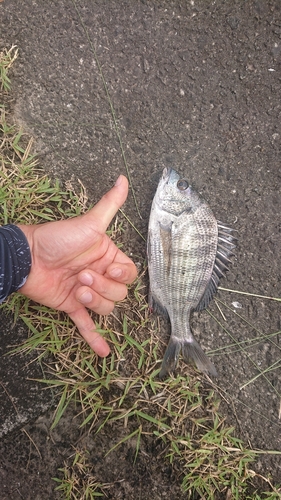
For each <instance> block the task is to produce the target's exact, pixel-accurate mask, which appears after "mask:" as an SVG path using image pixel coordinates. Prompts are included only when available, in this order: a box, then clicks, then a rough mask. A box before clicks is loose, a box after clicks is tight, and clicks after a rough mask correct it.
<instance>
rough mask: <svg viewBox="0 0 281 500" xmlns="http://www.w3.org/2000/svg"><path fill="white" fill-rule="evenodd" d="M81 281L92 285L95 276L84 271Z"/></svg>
mask: <svg viewBox="0 0 281 500" xmlns="http://www.w3.org/2000/svg"><path fill="white" fill-rule="evenodd" d="M80 281H81V283H83V285H87V286H91V285H92V284H93V277H92V275H91V274H90V273H83V274H81V275H80Z"/></svg>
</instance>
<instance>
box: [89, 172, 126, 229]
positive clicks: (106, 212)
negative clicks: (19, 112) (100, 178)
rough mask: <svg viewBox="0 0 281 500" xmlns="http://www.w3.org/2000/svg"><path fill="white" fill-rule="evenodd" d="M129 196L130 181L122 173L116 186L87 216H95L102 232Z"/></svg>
mask: <svg viewBox="0 0 281 500" xmlns="http://www.w3.org/2000/svg"><path fill="white" fill-rule="evenodd" d="M127 196H128V181H127V179H126V177H125V176H124V175H120V176H119V177H118V179H117V181H116V183H115V186H114V187H113V188H112V189H110V191H108V192H107V193H106V194H105V195H103V197H102V198H101V199H100V201H99V202H98V203H97V204H96V205H95V206H94V207H93V208H92V209H91V210H90V212H88V214H87V217H91V218H93V220H94V222H95V226H96V229H97V230H98V231H99V232H100V233H104V232H105V231H106V229H107V227H108V225H109V224H110V222H111V221H112V219H113V217H114V215H115V214H116V213H117V212H118V210H119V208H120V207H122V205H123V203H124V202H125V201H126V198H127Z"/></svg>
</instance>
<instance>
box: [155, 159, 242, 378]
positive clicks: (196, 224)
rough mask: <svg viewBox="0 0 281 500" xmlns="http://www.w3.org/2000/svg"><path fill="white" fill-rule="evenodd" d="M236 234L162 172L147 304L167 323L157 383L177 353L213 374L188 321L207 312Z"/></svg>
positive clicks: (183, 182)
mask: <svg viewBox="0 0 281 500" xmlns="http://www.w3.org/2000/svg"><path fill="white" fill-rule="evenodd" d="M234 233H235V231H234V230H233V229H231V228H230V227H229V226H228V225H227V224H224V223H222V222H220V221H217V220H216V218H215V216H214V214H213V212H212V210H211V208H210V207H209V205H208V203H207V202H206V201H205V200H204V199H203V198H202V197H201V196H200V195H199V194H198V193H197V192H196V190H194V189H193V188H192V186H191V185H189V182H188V181H187V179H185V178H182V177H181V176H180V175H179V174H178V173H177V172H176V170H174V169H172V168H165V169H164V170H163V174H162V177H161V179H160V181H159V184H158V187H157V190H156V193H155V195H154V198H153V201H152V206H151V212H150V217H149V224H148V238H147V260H148V273H149V294H148V304H149V308H150V310H151V311H153V312H155V313H160V314H163V315H164V316H166V317H168V318H169V319H170V323H171V335H170V339H169V343H168V346H167V348H166V351H165V354H164V358H163V361H162V367H161V370H160V373H159V377H160V378H164V377H167V376H169V375H171V374H172V373H173V372H174V371H175V369H176V367H177V363H178V358H179V355H180V353H181V355H182V358H183V360H184V362H185V363H189V362H193V363H194V364H195V365H196V367H197V369H198V370H199V371H201V372H203V373H205V374H208V375H211V376H214V377H217V376H218V374H217V370H216V368H215V366H214V364H213V363H212V361H211V360H210V358H209V357H208V356H207V355H206V354H205V353H204V351H203V349H202V348H201V346H200V345H199V343H198V342H197V340H196V339H195V337H194V335H193V333H192V331H191V327H190V317H191V314H192V313H193V312H194V311H202V310H204V309H206V308H207V307H208V305H209V303H210V302H211V300H212V299H213V297H214V295H215V294H216V292H217V288H218V286H219V283H220V280H221V278H222V277H224V276H225V273H226V271H228V269H229V264H230V262H231V258H232V256H233V255H234V253H233V250H234V248H235V247H236V244H237V238H236V237H235V236H234Z"/></svg>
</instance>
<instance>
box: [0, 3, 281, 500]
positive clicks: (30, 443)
mask: <svg viewBox="0 0 281 500" xmlns="http://www.w3.org/2000/svg"><path fill="white" fill-rule="evenodd" d="M0 25H1V32H0V46H1V47H9V46H11V45H12V44H16V45H17V46H18V48H19V59H18V61H17V62H16V63H15V65H14V68H13V70H12V74H11V78H12V82H13V97H14V103H13V117H14V119H16V121H17V122H18V123H19V124H21V125H22V127H23V128H24V130H25V131H26V132H28V133H30V134H32V135H33V137H34V138H35V147H36V150H37V152H38V154H39V156H40V161H41V164H43V165H44V168H45V169H46V172H48V173H49V174H50V175H52V176H54V177H57V178H59V179H60V180H61V181H62V182H63V181H64V180H66V179H70V178H73V179H74V180H75V179H77V177H78V178H79V179H81V181H82V182H83V184H84V185H86V186H87V192H88V195H89V197H90V199H91V201H92V202H95V201H97V200H98V199H99V198H100V196H101V194H102V193H104V192H105V191H106V190H107V189H108V188H109V187H110V186H111V185H112V183H113V182H114V180H115V179H116V177H117V176H118V174H119V173H121V172H122V173H124V174H125V175H127V171H126V168H125V166H124V162H123V159H122V155H121V152H120V144H119V141H118V137H117V135H116V131H115V127H114V120H113V117H112V113H111V109H110V106H109V103H108V99H107V95H106V92H105V87H104V83H103V80H102V78H101V74H100V69H101V70H102V73H103V76H104V79H105V82H106V85H107V89H108V92H109V95H110V97H111V100H112V104H113V107H114V110H115V119H116V122H117V124H118V127H119V130H120V134H121V138H122V143H123V147H124V151H125V154H126V159H127V163H128V168H129V172H130V176H131V179H132V184H133V187H134V191H135V197H136V200H137V203H138V208H139V211H140V214H141V218H140V217H139V215H138V213H137V210H136V206H135V203H134V199H133V196H132V192H131V193H130V195H129V198H128V201H127V202H126V206H125V210H126V214H127V216H128V217H130V219H131V220H132V221H133V223H134V224H135V226H136V227H137V228H138V229H139V231H141V232H142V233H143V234H144V235H146V231H147V222H148V216H149V210H150V205H151V200H152V197H153V193H154V191H155V189H156V185H157V182H158V178H159V175H160V173H161V170H162V168H163V167H164V166H172V167H173V168H175V169H176V170H178V171H179V172H181V173H182V174H183V175H185V177H187V178H188V180H189V181H190V183H191V184H192V185H193V186H194V187H196V189H197V190H198V191H199V192H200V193H201V194H202V195H203V196H204V198H205V199H206V200H208V202H209V204H210V205H211V207H212V208H213V211H214V213H215V214H216V216H217V218H218V219H219V220H222V221H225V222H227V223H228V224H229V225H231V226H233V227H234V228H236V229H237V231H238V241H239V243H238V247H237V250H236V256H235V258H234V260H233V264H232V266H231V270H230V272H229V273H228V274H227V279H226V280H224V282H223V284H222V285H223V286H225V287H227V288H231V289H233V290H240V291H244V292H249V293H252V294H260V295H264V296H271V297H278V296H280V283H281V272H280V249H281V218H280V214H281V197H280V180H281V165H280V143H281V141H280V139H281V131H280V121H281V116H280V111H281V101H280V90H281V89H280V87H281V75H280V63H281V3H280V1H279V0H268V1H267V2H265V1H264V0H249V1H247V2H241V1H240V0H234V1H233V0H232V1H212V2H206V1H205V0H198V1H190V2H186V1H179V0H174V1H173V0H169V1H162V2H157V1H155V2H151V1H146V0H143V1H140V0H139V1H137V0H134V1H129V0H127V1H124V0H108V1H107V2H104V1H102V0H80V1H78V2H70V1H68V0H58V1H56V2H53V1H49V2H44V1H43V0H33V1H32V2H24V3H23V2H21V1H20V0H13V1H11V0H10V1H9V0H4V2H3V3H1V4H0ZM97 58H98V59H97ZM97 60H98V62H99V65H100V67H99V65H98V63H97ZM124 249H125V250H126V252H127V253H128V254H129V255H131V256H132V258H133V259H134V260H135V261H136V262H137V263H138V262H143V261H144V258H145V244H144V242H143V241H142V240H141V238H139V237H138V235H137V234H136V233H135V231H133V229H130V228H128V229H127V231H126V242H125V246H124ZM218 298H219V299H220V300H222V301H223V302H224V303H226V304H227V305H228V307H229V309H227V308H226V307H225V306H222V309H223V312H224V315H225V320H224V319H221V323H222V325H218V324H217V323H216V322H215V321H214V320H213V318H212V317H210V316H209V315H208V314H207V313H206V312H203V313H201V314H200V315H197V316H196V317H194V321H193V329H194V332H195V335H196V337H197V339H199V340H200V343H201V345H202V346H203V347H204V348H205V349H206V350H207V351H211V350H218V349H219V348H220V347H225V346H226V345H230V344H233V343H234V342H235V341H238V342H241V341H243V340H245V339H250V338H252V339H255V338H256V337H257V336H259V335H261V334H263V335H269V334H274V333H275V335H272V337H270V339H269V338H268V337H267V338H265V339H264V340H263V341H259V342H258V343H256V344H255V343H253V345H252V346H251V348H247V350H246V352H245V351H243V350H241V348H240V349H239V350H237V349H232V352H231V353H229V354H226V353H223V354H220V351H219V350H218V351H216V353H213V355H212V356H213V359H214V361H215V364H216V367H217V369H218V372H219V374H220V378H219V382H218V385H219V393H220V394H221V395H222V396H223V400H222V404H221V412H222V413H223V414H224V415H225V417H226V418H227V421H228V422H229V423H230V424H233V425H234V426H235V428H236V434H237V435H239V436H240V437H241V438H242V439H243V440H244V441H245V442H246V443H249V444H250V445H251V446H252V447H253V448H258V449H261V450H279V451H281V438H280V420H279V418H278V414H279V409H280V394H281V382H280V329H281V325H280V305H279V304H278V302H274V301H270V300H267V299H264V298H256V297H252V296H250V297H249V296H244V295H239V294H233V293H229V292H224V291H220V292H219V294H218ZM237 303H238V304H237ZM233 304H234V305H233ZM237 306H238V307H237ZM211 311H212V313H214V314H215V313H217V311H218V310H217V308H216V305H215V304H214V303H213V304H212V307H211ZM237 313H238V314H237ZM243 318H245V319H246V321H247V322H245V321H244V319H243ZM7 321H8V320H7ZM3 328H4V329H5V322H3ZM226 330H227V331H228V332H230V333H231V335H232V336H233V339H235V340H233V339H232V338H230V337H229V334H228V333H227V331H226ZM166 333H167V336H168V332H166ZM274 363H275V367H274V369H271V370H270V371H268V372H267V375H266V376H259V377H258V378H256V379H255V380H254V381H253V382H252V383H250V384H248V385H247V386H246V387H244V388H242V386H243V385H244V384H245V383H246V382H248V381H250V380H251V379H252V378H253V377H255V376H256V375H257V374H258V369H257V367H258V368H259V369H264V370H265V369H266V368H268V367H270V366H271V365H273V364H274ZM19 383H20V382H19ZM50 418H51V413H44V414H43V415H42V416H40V417H39V419H37V420H36V421H34V422H31V423H30V424H28V425H27V426H26V427H25V428H24V431H20V432H14V433H13V434H9V435H7V436H6V437H5V438H3V439H2V441H1V443H0V455H1V457H2V460H1V461H2V465H1V469H0V480H1V483H2V484H1V486H2V487H1V498H2V499H3V500H6V499H7V500H8V499H10V498H13V499H15V500H17V499H23V498H24V499H25V500H28V499H29V498H30V499H31V498H32V499H38V500H39V499H40V500H43V499H44V500H45V499H46V500H47V499H48V500H49V499H56V498H58V494H56V493H55V492H54V483H53V481H52V480H51V478H52V477H54V476H56V475H57V468H58V467H62V465H63V460H64V459H65V458H66V457H68V456H69V455H70V454H71V453H72V450H71V446H70V443H75V442H78V441H79V442H81V441H82V442H84V443H85V446H86V447H88V449H89V450H90V451H91V453H92V454H91V456H92V457H94V458H92V460H94V464H95V466H96V468H95V470H96V473H97V476H98V480H99V481H101V482H108V483H110V484H111V486H110V487H109V488H108V489H107V490H106V494H107V496H108V498H114V499H117V498H120V499H121V498H122V499H131V498H136V499H137V498H140V499H146V498H151V499H153V500H157V499H160V498H170V499H181V498H184V495H182V493H181V492H180V487H179V484H180V482H179V478H178V477H177V476H176V473H175V471H174V470H173V469H172V468H171V467H169V466H168V465H164V463H163V462H162V461H161V463H159V461H157V458H156V456H157V454H156V453H155V446H156V444H155V443H153V442H147V443H146V444H145V446H144V449H143V450H142V453H140V455H139V459H138V461H137V462H136V464H135V465H133V459H132V454H131V453H130V449H129V445H128V446H127V447H124V449H123V450H122V452H121V453H120V451H119V452H116V453H113V454H110V455H108V457H107V459H106V460H104V459H103V450H104V449H105V448H108V446H109V443H110V441H111V439H112V436H111V435H110V432H108V433H107V434H100V435H99V437H93V436H88V435H86V434H83V432H82V430H81V429H79V427H78V425H77V420H73V413H72V412H71V411H70V410H69V412H68V413H67V415H65V417H64V419H63V421H62V422H61V423H60V425H59V426H58V428H56V429H55V430H54V431H52V432H50V430H49V427H50ZM39 452H40V455H39ZM255 470H256V471H257V472H258V473H260V474H262V475H268V474H271V475H272V477H273V480H274V481H275V482H279V483H280V482H281V462H280V458H278V456H270V455H260V457H259V458H258V460H257V462H256V465H255Z"/></svg>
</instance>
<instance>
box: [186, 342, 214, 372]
mask: <svg viewBox="0 0 281 500" xmlns="http://www.w3.org/2000/svg"><path fill="white" fill-rule="evenodd" d="M182 357H183V360H184V361H185V362H186V363H189V362H190V361H193V362H194V363H195V365H196V367H197V368H198V370H200V371H201V372H203V373H207V374H209V375H212V376H213V377H217V376H218V373H217V370H216V368H215V366H214V365H213V363H212V362H211V360H210V359H209V358H208V356H207V355H206V354H205V353H204V351H203V349H202V348H201V347H200V345H199V344H198V342H196V340H195V339H194V338H192V340H191V342H187V341H184V343H183V345H182Z"/></svg>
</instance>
